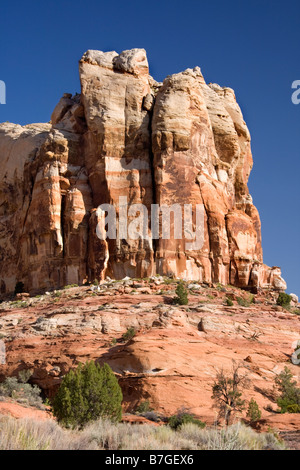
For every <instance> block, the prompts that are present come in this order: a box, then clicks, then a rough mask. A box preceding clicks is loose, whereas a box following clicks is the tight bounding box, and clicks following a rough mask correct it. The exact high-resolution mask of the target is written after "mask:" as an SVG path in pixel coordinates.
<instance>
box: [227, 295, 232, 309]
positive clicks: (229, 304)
mask: <svg viewBox="0 0 300 470" xmlns="http://www.w3.org/2000/svg"><path fill="white" fill-rule="evenodd" d="M226 305H227V306H228V307H232V306H233V301H232V299H230V297H226Z"/></svg>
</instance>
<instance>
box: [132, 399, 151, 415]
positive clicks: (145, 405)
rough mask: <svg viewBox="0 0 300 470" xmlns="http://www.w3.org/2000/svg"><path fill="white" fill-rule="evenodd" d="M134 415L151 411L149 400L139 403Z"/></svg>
mask: <svg viewBox="0 0 300 470" xmlns="http://www.w3.org/2000/svg"><path fill="white" fill-rule="evenodd" d="M135 411H136V413H140V414H142V413H147V412H148V411H153V408H151V406H150V403H149V400H145V401H141V403H140V404H139V405H138V406H137V407H136V410H135Z"/></svg>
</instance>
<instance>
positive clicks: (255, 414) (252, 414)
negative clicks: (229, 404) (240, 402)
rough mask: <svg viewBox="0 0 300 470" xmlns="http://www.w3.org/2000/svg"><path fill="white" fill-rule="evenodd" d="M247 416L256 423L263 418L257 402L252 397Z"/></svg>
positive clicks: (251, 421)
mask: <svg viewBox="0 0 300 470" xmlns="http://www.w3.org/2000/svg"><path fill="white" fill-rule="evenodd" d="M247 418H249V420H250V423H256V422H257V421H259V420H260V418H261V411H260V409H259V406H258V404H257V402H256V401H255V400H254V399H253V398H251V400H250V402H249V405H248V410H247Z"/></svg>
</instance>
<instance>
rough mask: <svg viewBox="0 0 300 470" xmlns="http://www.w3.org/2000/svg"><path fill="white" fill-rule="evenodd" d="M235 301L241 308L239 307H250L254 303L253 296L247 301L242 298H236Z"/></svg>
mask: <svg viewBox="0 0 300 470" xmlns="http://www.w3.org/2000/svg"><path fill="white" fill-rule="evenodd" d="M236 300H237V303H238V304H239V305H240V306H241V307H250V305H251V304H252V303H253V302H254V296H253V295H249V299H248V300H247V299H244V298H243V297H237V298H236Z"/></svg>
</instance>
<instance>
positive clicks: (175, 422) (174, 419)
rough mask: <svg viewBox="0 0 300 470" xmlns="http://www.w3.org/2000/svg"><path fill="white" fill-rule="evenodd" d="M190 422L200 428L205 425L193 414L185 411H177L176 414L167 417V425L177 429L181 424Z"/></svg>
mask: <svg viewBox="0 0 300 470" xmlns="http://www.w3.org/2000/svg"><path fill="white" fill-rule="evenodd" d="M187 423H191V424H194V425H196V426H198V427H200V428H204V427H205V423H203V421H200V419H197V418H195V416H194V415H193V414H191V413H188V412H187V411H184V410H183V411H179V412H178V413H177V414H176V415H173V416H171V417H170V418H169V419H168V425H169V426H170V428H171V429H175V430H176V429H179V428H180V427H181V426H182V425H183V424H187Z"/></svg>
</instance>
